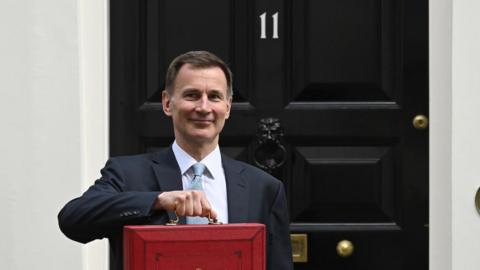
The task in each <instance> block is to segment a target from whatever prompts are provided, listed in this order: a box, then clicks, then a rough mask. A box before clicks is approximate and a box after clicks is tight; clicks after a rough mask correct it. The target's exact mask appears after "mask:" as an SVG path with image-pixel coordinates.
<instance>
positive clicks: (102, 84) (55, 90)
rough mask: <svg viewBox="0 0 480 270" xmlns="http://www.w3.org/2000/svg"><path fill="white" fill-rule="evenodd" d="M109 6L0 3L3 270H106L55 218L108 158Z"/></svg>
mask: <svg viewBox="0 0 480 270" xmlns="http://www.w3.org/2000/svg"><path fill="white" fill-rule="evenodd" d="M106 2H107V1H106V0H101V1H100V0H97V1H92V0H79V1H78V2H77V1H65V0H3V1H1V2H0V33H1V42H0V125H1V133H0V134H1V135H0V153H1V156H0V186H1V188H0V205H1V207H2V215H1V218H0V235H1V240H0V268H1V269H9V270H16V269H53V270H55V269H58V270H60V269H62V270H63V269H69V270H70V269H73V270H75V269H106V267H105V265H106V256H105V251H106V248H105V244H102V245H100V246H99V245H98V244H94V245H91V247H90V248H85V247H84V246H83V245H80V244H77V243H74V242H72V241H70V240H68V239H67V238H65V237H64V236H63V235H62V234H61V232H60V230H59V229H58V225H57V219H56V215H57V213H58V211H59V210H60V208H61V206H62V205H63V204H64V203H65V202H67V201H68V200H70V199H71V198H73V197H74V196H78V195H79V194H80V193H81V192H82V190H83V189H84V188H85V187H86V185H87V184H89V183H90V182H91V181H92V180H93V179H95V177H97V176H98V168H99V167H101V166H102V165H103V163H104V161H105V158H106V155H107V148H106V145H107V143H106V138H107V132H106V128H107V127H108V124H107V121H106V120H107V115H106V112H107V109H108V106H106V102H107V98H106V97H107V96H106V93H107V91H106V90H107V89H108V88H107V85H106V81H107V80H106V78H107V74H106V71H105V70H106V64H107V63H108V62H107V61H106V55H107V53H106V48H107V46H106V39H107V36H108V35H107V34H106V21H107V20H106V15H105V14H106ZM92 24H94V25H92ZM99 160H101V164H98V163H100V162H99ZM93 167H95V172H94V171H93V169H92V168H93ZM91 251H93V252H91ZM93 253H94V254H100V256H92V254H93Z"/></svg>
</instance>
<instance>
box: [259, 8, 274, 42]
mask: <svg viewBox="0 0 480 270" xmlns="http://www.w3.org/2000/svg"><path fill="white" fill-rule="evenodd" d="M259 17H260V39H267V21H266V19H267V13H266V12H264V13H262V15H260V16H259ZM272 19H273V35H272V38H273V39H278V12H276V13H275V14H273V15H272Z"/></svg>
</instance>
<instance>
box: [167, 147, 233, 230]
mask: <svg viewBox="0 0 480 270" xmlns="http://www.w3.org/2000/svg"><path fill="white" fill-rule="evenodd" d="M172 150H173V154H174V155H175V159H176V160H177V163H178V166H179V167H180V173H181V174H182V185H183V190H186V189H187V187H189V186H190V184H189V183H190V181H192V179H193V172H192V169H191V167H192V165H193V164H195V163H197V162H200V163H202V164H203V165H205V166H206V169H205V172H204V174H203V178H202V186H203V192H205V195H206V196H207V199H208V201H209V202H210V205H211V206H212V208H213V209H214V210H215V211H216V212H217V214H218V216H217V220H218V221H220V222H222V223H224V224H226V223H228V205H227V184H226V182H225V173H224V171H223V166H222V155H221V154H220V148H219V147H218V145H217V147H216V148H215V149H214V150H213V151H212V152H211V153H210V154H208V155H207V156H206V157H205V158H204V159H202V160H201V161H197V160H195V159H194V158H193V157H191V156H190V155H189V154H188V153H187V152H185V151H184V150H183V149H182V148H181V147H180V146H179V145H178V144H177V141H174V142H173V145H172Z"/></svg>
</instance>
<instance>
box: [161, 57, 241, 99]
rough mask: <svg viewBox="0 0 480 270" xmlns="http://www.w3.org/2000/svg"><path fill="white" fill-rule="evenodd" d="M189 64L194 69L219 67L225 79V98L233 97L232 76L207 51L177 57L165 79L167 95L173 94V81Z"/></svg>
mask: <svg viewBox="0 0 480 270" xmlns="http://www.w3.org/2000/svg"><path fill="white" fill-rule="evenodd" d="M185 64H190V65H191V66H192V67H194V68H210V67H219V68H221V69H222V71H223V73H224V74H225V78H226V79H227V96H228V97H231V96H233V86H232V85H233V75H232V71H230V68H228V66H227V64H225V62H223V60H222V59H220V58H219V57H218V56H216V55H215V54H213V53H211V52H207V51H191V52H187V53H184V54H181V55H179V56H177V57H176V58H175V59H173V61H172V62H171V63H170V66H168V70H167V76H166V78H165V90H167V92H168V94H169V95H172V94H173V88H174V84H175V79H176V78H177V75H178V72H179V71H180V68H182V66H183V65H185Z"/></svg>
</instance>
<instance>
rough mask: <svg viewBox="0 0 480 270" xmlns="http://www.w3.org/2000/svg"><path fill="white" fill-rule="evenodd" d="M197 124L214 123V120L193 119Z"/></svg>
mask: <svg viewBox="0 0 480 270" xmlns="http://www.w3.org/2000/svg"><path fill="white" fill-rule="evenodd" d="M191 120H192V121H193V122H195V123H205V124H206V123H212V122H213V120H210V119H191Z"/></svg>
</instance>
